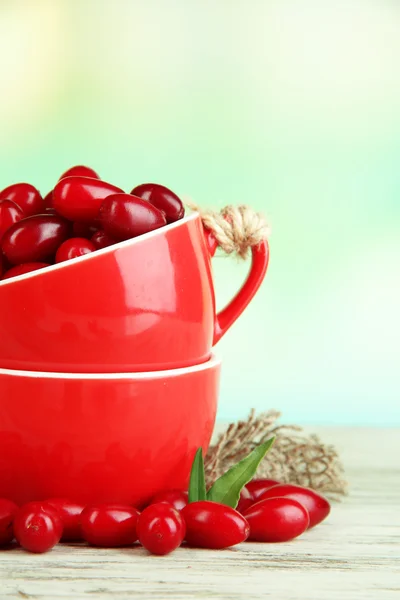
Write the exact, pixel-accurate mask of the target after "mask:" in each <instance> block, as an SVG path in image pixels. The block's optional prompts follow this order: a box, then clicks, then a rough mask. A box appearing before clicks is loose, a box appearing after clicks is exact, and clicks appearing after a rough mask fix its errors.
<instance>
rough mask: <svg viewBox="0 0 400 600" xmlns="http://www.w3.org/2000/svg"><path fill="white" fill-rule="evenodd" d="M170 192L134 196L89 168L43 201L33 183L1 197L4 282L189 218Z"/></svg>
mask: <svg viewBox="0 0 400 600" xmlns="http://www.w3.org/2000/svg"><path fill="white" fill-rule="evenodd" d="M184 213H185V211H184V207H183V204H182V202H181V200H180V199H179V198H178V196H176V194H174V193H173V192H172V191H171V190H169V189H168V188H166V187H164V186H162V185H158V184H155V183H145V184H142V185H139V186H136V187H135V188H133V190H132V191H131V193H130V194H126V193H124V191H123V190H122V189H120V188H119V187H116V186H115V185H112V184H110V183H106V182H105V181H102V180H101V179H100V178H99V176H98V175H97V173H95V171H93V169H90V168H88V167H83V166H77V167H72V168H71V169H69V170H68V171H66V172H65V173H64V174H63V175H62V176H61V177H60V179H59V181H58V183H57V184H56V186H55V188H54V189H53V190H52V191H51V192H49V193H48V194H47V195H46V196H45V197H44V198H42V196H41V194H40V193H39V191H38V190H37V189H36V188H35V187H34V186H33V185H30V184H29V183H16V184H13V185H10V186H8V187H6V188H5V189H4V190H2V191H1V192H0V279H8V278H10V277H15V276H16V275H22V274H23V273H29V272H31V271H35V270H37V269H42V268H44V267H47V266H49V265H50V264H54V263H59V262H62V261H65V260H70V259H73V258H78V257H79V256H83V255H85V254H89V253H91V252H95V251H96V250H100V249H101V248H105V247H107V246H111V245H112V244H115V243H117V242H121V241H123V240H127V239H130V238H133V237H137V236H139V235H142V234H144V233H148V232H149V231H153V230H154V229H158V228H159V227H163V226H164V225H166V224H167V223H173V222H175V221H177V220H179V219H181V218H182V217H183V216H184Z"/></svg>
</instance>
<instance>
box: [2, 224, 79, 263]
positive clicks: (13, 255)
mask: <svg viewBox="0 0 400 600" xmlns="http://www.w3.org/2000/svg"><path fill="white" fill-rule="evenodd" d="M69 233H70V224H69V223H68V222H67V221H65V219H63V218H61V217H56V216H53V215H35V216H33V217H28V218H25V219H22V221H19V222H18V223H15V224H14V225H12V226H11V227H10V229H8V230H7V231H6V233H5V234H4V236H3V239H2V244H1V247H2V250H3V252H4V254H5V256H6V258H7V259H8V260H9V261H10V263H11V264H13V265H20V264H23V263H27V262H45V261H48V260H51V259H52V258H53V257H54V255H55V253H56V252H57V249H58V247H59V246H60V245H61V244H62V243H63V242H64V241H65V240H66V239H67V238H68V237H69Z"/></svg>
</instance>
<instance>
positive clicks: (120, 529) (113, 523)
mask: <svg viewBox="0 0 400 600" xmlns="http://www.w3.org/2000/svg"><path fill="white" fill-rule="evenodd" d="M138 519H139V511H138V510H136V508H133V507H132V506H125V505H122V504H99V505H93V506H87V507H86V508H85V509H84V510H83V511H82V514H81V517H80V522H81V531H82V537H83V539H84V540H86V541H87V542H89V544H91V545H92V546H101V547H104V548H118V547H122V546H130V545H131V544H133V543H134V542H136V540H137V538H138V536H137V531H136V529H137V522H138Z"/></svg>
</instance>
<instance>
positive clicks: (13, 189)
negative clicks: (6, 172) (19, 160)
mask: <svg viewBox="0 0 400 600" xmlns="http://www.w3.org/2000/svg"><path fill="white" fill-rule="evenodd" d="M0 200H12V202H15V204H16V205H17V206H19V208H20V209H21V210H22V212H23V213H24V216H25V217H30V216H31V215H37V214H39V213H41V212H42V210H43V208H44V205H43V199H42V196H41V195H40V193H39V192H38V191H37V189H36V188H35V187H33V185H31V184H30V183H14V184H13V185H9V186H8V187H6V188H4V190H3V191H2V192H0Z"/></svg>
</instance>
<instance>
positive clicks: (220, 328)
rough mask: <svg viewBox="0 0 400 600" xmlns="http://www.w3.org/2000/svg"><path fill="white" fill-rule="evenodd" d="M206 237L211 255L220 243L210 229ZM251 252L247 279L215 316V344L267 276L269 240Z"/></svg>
mask: <svg viewBox="0 0 400 600" xmlns="http://www.w3.org/2000/svg"><path fill="white" fill-rule="evenodd" d="M206 238H207V246H208V248H209V251H210V255H211V256H213V255H214V253H215V250H216V248H217V246H218V243H217V241H216V240H215V237H214V236H213V235H212V232H211V231H209V230H208V231H207V230H206ZM251 254H252V260H251V266H250V271H249V274H248V275H247V278H246V281H245V282H244V284H243V285H242V287H241V288H240V290H239V291H238V293H237V294H236V296H235V297H234V298H233V299H232V300H231V301H230V302H229V304H228V305H227V306H226V307H225V308H224V309H222V310H221V311H220V312H219V313H218V314H217V315H216V317H215V324H214V340H213V346H215V344H217V343H218V342H219V340H220V339H221V338H222V336H223V335H224V334H225V333H226V332H227V331H228V329H229V328H230V327H231V326H232V325H233V323H234V322H235V321H236V319H238V317H240V315H241V314H242V312H243V311H244V310H245V308H246V307H247V306H248V304H249V303H250V302H251V300H252V299H253V297H254V295H255V294H256V292H257V290H258V288H259V287H260V285H261V283H262V281H263V279H264V277H265V274H266V272H267V268H268V261H269V246H268V242H267V240H262V241H261V242H260V243H259V244H258V245H257V246H253V247H252V249H251Z"/></svg>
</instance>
